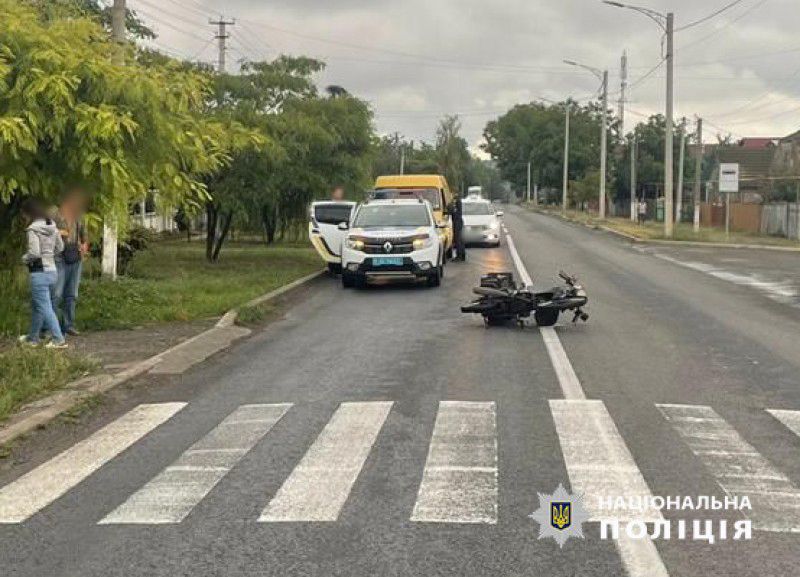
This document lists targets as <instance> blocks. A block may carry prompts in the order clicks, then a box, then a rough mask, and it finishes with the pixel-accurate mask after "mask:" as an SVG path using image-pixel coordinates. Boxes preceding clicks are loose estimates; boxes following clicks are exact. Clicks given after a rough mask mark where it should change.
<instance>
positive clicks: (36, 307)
mask: <svg viewBox="0 0 800 577" xmlns="http://www.w3.org/2000/svg"><path fill="white" fill-rule="evenodd" d="M22 214H23V216H24V217H25V218H27V220H28V223H29V224H28V228H27V229H26V234H27V240H28V248H27V250H26V252H25V255H24V256H23V257H22V262H23V263H24V264H25V265H27V267H28V271H29V272H30V286H31V326H30V331H28V335H27V336H22V337H20V339H19V340H20V342H22V343H25V344H29V345H38V344H39V335H40V333H41V332H42V329H43V328H44V329H46V330H48V331H50V334H51V335H52V338H53V340H52V341H51V342H49V343H48V344H47V346H48V348H58V349H61V348H66V346H67V343H66V341H65V340H64V335H63V333H62V332H61V327H60V326H59V324H58V318H57V317H56V313H55V311H54V310H53V300H52V295H53V291H54V289H55V286H56V283H57V282H58V272H57V269H56V260H55V259H56V256H57V255H59V254H60V253H61V252H62V251H63V250H64V241H63V240H62V239H61V235H60V234H59V232H58V228H57V227H56V223H55V222H54V221H53V220H52V219H51V218H50V216H49V215H48V214H47V211H46V210H45V208H44V205H42V203H40V202H38V201H36V200H34V199H29V200H28V201H26V202H25V204H24V205H23V207H22Z"/></svg>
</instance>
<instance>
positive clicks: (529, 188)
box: [527, 161, 531, 204]
mask: <svg viewBox="0 0 800 577" xmlns="http://www.w3.org/2000/svg"><path fill="white" fill-rule="evenodd" d="M527 201H528V203H529V204H530V202H531V163H530V161H529V162H528V193H527Z"/></svg>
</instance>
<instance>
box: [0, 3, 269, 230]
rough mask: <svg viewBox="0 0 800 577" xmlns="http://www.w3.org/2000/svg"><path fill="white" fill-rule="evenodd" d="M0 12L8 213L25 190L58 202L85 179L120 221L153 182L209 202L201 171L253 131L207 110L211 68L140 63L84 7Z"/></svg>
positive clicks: (174, 197) (2, 174)
mask: <svg viewBox="0 0 800 577" xmlns="http://www.w3.org/2000/svg"><path fill="white" fill-rule="evenodd" d="M0 13H2V14H3V18H2V21H1V22H0V203H2V204H4V205H6V208H5V210H6V211H8V210H9V209H8V206H13V205H14V204H15V203H18V199H19V198H20V197H22V196H26V195H36V196H40V197H43V198H45V199H49V200H50V201H54V200H55V199H56V198H57V197H58V195H59V193H60V192H62V191H63V190H64V188H65V187H68V186H80V187H83V188H85V189H87V190H88V191H89V192H91V193H93V194H94V204H93V207H94V210H95V211H96V212H98V213H99V214H102V215H105V216H109V215H113V216H115V217H116V218H117V219H118V220H119V221H120V224H121V225H123V227H124V225H125V223H126V217H127V214H128V207H129V205H130V204H131V203H132V202H134V201H135V200H138V199H139V198H141V197H143V196H145V194H146V191H147V190H148V189H149V188H150V187H156V188H157V189H158V190H159V195H160V198H161V199H162V201H163V202H165V203H169V204H172V205H181V204H186V203H190V204H191V203H197V202H201V201H204V200H205V199H206V198H207V192H206V187H205V183H204V182H203V180H202V176H203V175H206V174H210V173H213V172H214V171H216V170H218V169H219V168H221V167H222V166H223V165H224V164H225V163H226V162H227V161H228V160H229V154H230V151H231V150H233V149H237V148H240V147H242V146H246V145H248V144H249V143H251V142H252V141H253V138H254V137H253V135H252V134H250V133H248V132H246V131H243V130H241V129H240V127H239V126H238V125H236V124H235V123H232V122H230V121H227V122H226V121H224V120H220V119H209V118H207V117H206V116H204V114H203V113H204V111H205V104H206V101H207V97H208V89H209V79H208V77H207V76H206V75H204V74H202V73H200V72H197V71H195V70H189V69H186V67H182V66H181V65H179V64H177V63H175V62H167V63H155V62H153V63H148V64H147V65H144V64H142V63H140V62H138V61H137V60H136V59H135V58H133V56H134V51H133V49H130V50H123V49H121V48H120V47H118V46H116V45H115V44H114V43H113V42H111V41H110V39H109V37H108V34H107V32H106V31H105V30H104V29H103V28H102V26H101V25H99V24H98V23H96V22H95V21H93V20H92V18H91V17H87V18H80V17H75V18H52V19H50V18H42V17H41V14H40V13H39V12H38V11H37V10H35V9H33V8H31V7H30V5H25V4H19V3H18V2H16V1H14V0H0ZM121 51H122V52H124V53H121ZM120 57H122V58H123V59H124V60H125V65H124V66H122V65H119V64H118V62H119V58H120ZM115 62H117V63H115ZM12 216H13V214H12ZM6 233H7V230H3V231H0V245H3V244H5V243H6V242H7V238H4V234H6ZM4 241H6V242H4Z"/></svg>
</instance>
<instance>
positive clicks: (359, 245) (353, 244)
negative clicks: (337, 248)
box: [345, 236, 364, 250]
mask: <svg viewBox="0 0 800 577" xmlns="http://www.w3.org/2000/svg"><path fill="white" fill-rule="evenodd" d="M345 242H346V244H347V248H349V249H352V250H364V239H362V238H360V237H357V236H348V237H347V240H346V241H345Z"/></svg>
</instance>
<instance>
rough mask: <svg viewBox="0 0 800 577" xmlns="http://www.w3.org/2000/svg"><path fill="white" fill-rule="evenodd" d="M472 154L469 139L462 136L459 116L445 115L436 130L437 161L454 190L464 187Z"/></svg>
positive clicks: (441, 171) (441, 172) (440, 171)
mask: <svg viewBox="0 0 800 577" xmlns="http://www.w3.org/2000/svg"><path fill="white" fill-rule="evenodd" d="M470 160H471V156H470V153H469V147H468V146H467V141H466V140H465V139H464V138H463V137H462V136H461V121H460V120H459V119H458V116H445V117H444V118H443V119H442V120H441V122H440V123H439V128H438V129H437V130H436V161H437V164H438V167H439V170H438V172H439V173H440V174H443V175H444V176H445V178H446V179H447V182H448V184H449V185H450V186H451V187H452V189H453V190H459V189H461V188H463V187H464V185H465V182H466V178H467V171H468V170H469V163H470Z"/></svg>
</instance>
